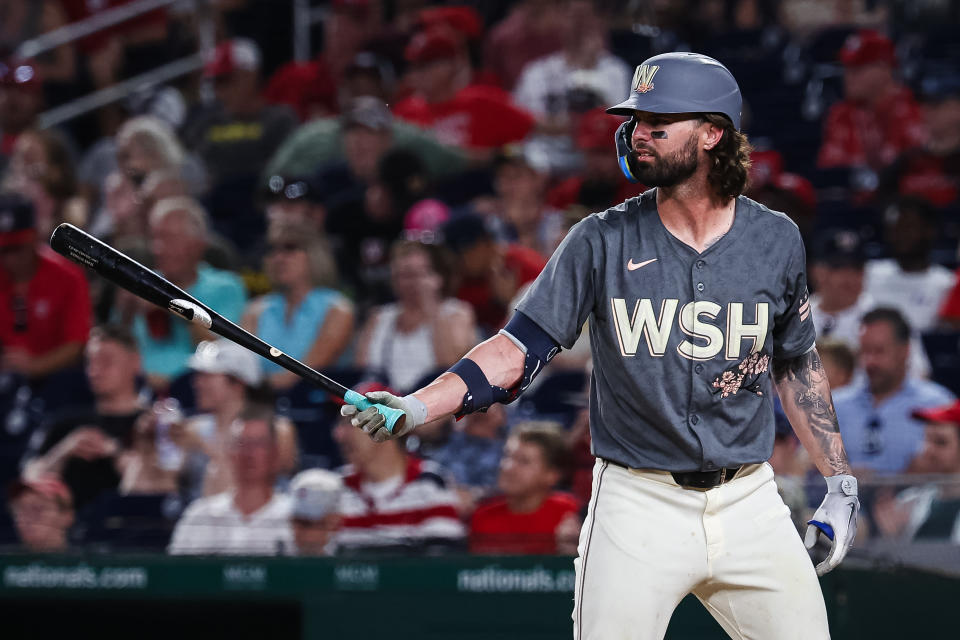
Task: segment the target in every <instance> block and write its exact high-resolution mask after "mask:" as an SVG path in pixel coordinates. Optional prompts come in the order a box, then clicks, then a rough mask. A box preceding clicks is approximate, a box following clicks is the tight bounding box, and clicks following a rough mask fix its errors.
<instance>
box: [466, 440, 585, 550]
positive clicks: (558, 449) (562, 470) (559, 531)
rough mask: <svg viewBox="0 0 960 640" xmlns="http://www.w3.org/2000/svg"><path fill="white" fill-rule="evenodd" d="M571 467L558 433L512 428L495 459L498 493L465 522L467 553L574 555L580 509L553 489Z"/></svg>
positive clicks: (567, 453)
mask: <svg viewBox="0 0 960 640" xmlns="http://www.w3.org/2000/svg"><path fill="white" fill-rule="evenodd" d="M569 467H570V450H569V447H568V445H567V443H566V441H565V440H564V436H563V434H562V433H561V432H560V431H559V430H558V429H555V428H552V427H550V426H547V425H542V424H539V423H526V424H523V423H521V424H519V425H517V426H516V428H515V429H514V431H513V432H512V433H511V434H510V437H509V438H507V443H506V445H505V446H504V449H503V458H501V460H500V475H499V477H498V479H497V487H498V488H499V489H500V491H501V492H502V495H501V496H499V497H497V498H494V499H492V500H490V501H489V502H487V503H485V504H481V505H480V506H479V507H478V508H477V510H476V511H475V512H474V514H473V517H472V518H471V520H470V551H471V552H472V553H522V554H553V553H564V554H569V555H573V554H575V553H576V547H577V538H578V537H579V533H580V517H579V515H578V514H579V511H580V505H579V503H578V502H577V500H576V499H575V498H574V497H573V496H572V495H569V494H567V493H563V492H559V491H555V490H554V489H555V488H556V486H557V485H558V484H559V483H560V481H561V480H563V478H564V476H565V475H566V473H567V472H568V471H569Z"/></svg>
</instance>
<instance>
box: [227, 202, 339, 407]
mask: <svg viewBox="0 0 960 640" xmlns="http://www.w3.org/2000/svg"><path fill="white" fill-rule="evenodd" d="M267 238H268V240H267V241H268V248H267V254H266V256H265V257H264V267H265V270H266V272H267V277H268V278H269V280H270V284H271V286H272V287H273V292H272V293H268V294H267V295H265V296H263V297H261V298H258V299H256V300H254V301H253V302H251V303H250V305H248V307H247V309H246V311H245V312H244V316H243V325H244V327H245V328H246V329H247V330H248V331H250V332H251V333H254V334H256V335H258V336H260V337H261V338H263V340H265V341H266V342H267V343H269V344H271V345H273V346H275V347H277V348H278V349H280V350H281V351H283V352H284V353H286V354H288V355H290V356H291V357H293V358H296V359H297V360H300V361H301V362H304V363H306V364H307V365H308V366H311V367H313V368H314V369H323V368H325V367H329V366H331V365H333V364H334V363H336V361H337V359H338V358H339V357H340V356H341V355H342V354H343V352H344V350H345V349H346V348H347V346H348V345H349V343H350V339H351V338H352V337H353V325H354V313H353V304H352V303H351V302H350V301H349V300H348V299H347V298H346V297H344V295H343V294H341V293H340V292H339V291H337V290H336V289H335V288H334V287H335V285H336V282H337V270H336V267H335V265H334V261H333V254H332V252H331V251H330V247H329V246H328V244H327V242H326V240H325V239H324V238H323V237H322V236H321V235H320V234H319V233H317V231H316V230H315V229H313V228H311V226H310V225H309V224H307V223H299V224H297V223H292V222H286V221H281V222H278V223H276V224H273V225H271V228H270V230H269V232H268V234H267ZM261 364H262V365H263V369H264V372H265V373H266V375H267V381H268V382H269V384H270V386H271V387H273V388H274V389H277V390H280V389H288V388H290V387H292V386H293V385H295V384H296V383H297V382H298V381H300V378H299V377H298V376H297V375H295V374H293V373H291V372H289V371H287V370H286V369H284V368H282V367H280V366H279V365H277V364H276V363H274V362H271V361H269V360H266V359H264V360H263V361H262V362H261Z"/></svg>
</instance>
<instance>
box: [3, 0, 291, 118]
mask: <svg viewBox="0 0 960 640" xmlns="http://www.w3.org/2000/svg"><path fill="white" fill-rule="evenodd" d="M186 4H190V5H192V7H193V11H194V12H195V13H196V14H197V16H198V18H199V19H198V21H197V25H198V27H197V29H198V38H197V40H198V51H197V53H194V54H192V55H189V56H186V57H183V58H180V59H178V60H174V61H172V62H168V63H165V64H162V65H158V66H157V67H156V68H154V69H151V70H150V71H146V72H144V73H141V74H139V75H137V76H134V77H132V78H129V79H127V80H124V81H122V82H119V83H117V84H114V85H111V86H109V87H104V88H103V89H99V90H97V91H94V92H92V93H89V94H87V95H85V96H81V97H79V98H76V99H74V100H71V101H70V102H67V103H65V104H62V105H59V106H56V107H54V108H52V109H49V110H47V111H45V112H43V113H41V114H40V115H39V116H38V119H37V123H38V126H39V127H40V128H41V129H45V128H49V127H53V126H56V125H58V124H61V123H63V122H67V121H69V120H72V119H73V118H76V117H79V116H82V115H84V114H85V113H88V112H90V111H93V110H96V109H99V108H101V107H103V106H105V105H108V104H111V103H113V102H117V101H119V100H123V99H124V98H125V97H127V96H128V95H130V94H131V93H133V92H135V91H141V90H143V89H147V88H149V87H153V86H156V85H159V84H163V83H164V82H169V81H170V80H173V79H175V78H178V77H181V76H184V75H187V74H189V73H192V72H193V71H196V70H197V69H199V68H201V67H202V66H203V62H204V60H205V59H206V58H207V56H208V55H209V52H210V51H211V50H212V49H213V46H214V37H215V36H214V24H213V16H212V13H211V12H212V9H211V7H210V0H134V2H131V3H129V4H124V5H120V6H118V7H115V8H113V9H108V10H107V11H103V12H101V13H97V14H94V15H92V16H90V17H88V18H85V19H83V20H79V21H77V22H72V23H70V24H67V25H64V26H62V27H60V28H58V29H54V30H53V31H50V32H47V33H44V34H41V35H39V36H37V37H36V38H31V39H30V40H25V41H23V42H22V43H21V44H20V46H19V47H17V50H16V55H18V56H20V57H23V58H32V57H35V56H37V55H40V54H42V53H44V52H47V51H50V50H52V49H55V48H57V47H59V46H61V45H64V44H69V43H71V42H75V41H77V40H79V39H81V38H84V37H86V36H89V35H91V34H94V33H97V32H100V31H103V30H105V29H109V28H110V27H112V26H114V25H117V24H120V23H122V22H126V21H128V20H131V19H133V18H136V17H138V16H141V15H144V14H146V13H149V12H151V11H155V10H157V9H162V8H166V7H170V6H172V5H181V6H183V5H186ZM308 36H309V29H308ZM308 44H309V41H308Z"/></svg>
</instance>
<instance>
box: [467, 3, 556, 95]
mask: <svg viewBox="0 0 960 640" xmlns="http://www.w3.org/2000/svg"><path fill="white" fill-rule="evenodd" d="M563 29H564V16H563V15H562V12H560V11H557V4H556V3H555V2H553V0H523V1H522V2H518V3H516V4H515V5H514V6H513V8H512V9H511V11H510V13H509V14H508V15H507V17H506V18H504V19H503V20H502V21H501V22H500V23H499V24H497V25H496V26H494V27H493V28H492V29H491V30H490V34H489V36H488V37H487V42H486V47H485V49H484V55H483V59H484V65H485V66H486V68H487V69H489V70H490V71H492V72H493V73H495V74H496V75H497V76H498V77H499V78H500V81H501V82H502V83H503V87H504V88H505V89H507V90H508V91H512V90H513V88H514V85H515V84H516V83H517V79H518V78H519V77H520V74H521V72H522V71H523V68H524V67H525V66H526V65H527V63H528V62H531V61H533V60H536V59H537V58H542V57H543V56H547V55H550V54H551V53H555V52H557V51H559V50H560V49H561V48H562V47H563V44H564V43H563V39H562V38H560V37H558V34H559V33H562V32H563Z"/></svg>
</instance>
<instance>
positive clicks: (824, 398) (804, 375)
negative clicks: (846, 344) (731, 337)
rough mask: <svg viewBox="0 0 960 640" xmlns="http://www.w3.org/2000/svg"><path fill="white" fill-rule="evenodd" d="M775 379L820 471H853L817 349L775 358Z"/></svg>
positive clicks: (798, 435) (789, 416) (796, 428)
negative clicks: (785, 357)
mask: <svg viewBox="0 0 960 640" xmlns="http://www.w3.org/2000/svg"><path fill="white" fill-rule="evenodd" d="M773 379H774V382H776V384H777V390H778V391H779V393H780V402H781V403H782V404H783V410H784V412H785V413H786V414H787V417H788V418H789V419H790V422H791V424H792V425H793V429H794V431H795V432H796V434H797V437H799V438H800V441H801V442H802V443H803V445H804V446H805V447H806V448H807V450H808V451H809V452H810V455H811V456H813V458H814V460H815V462H816V463H817V467H818V468H819V469H820V471H821V473H823V475H825V476H826V475H836V474H838V473H850V464H849V463H848V462H847V454H846V451H844V448H843V440H842V439H841V438H840V427H839V425H838V424H837V414H836V412H835V411H834V409H833V400H832V399H831V397H830V384H829V383H828V382H827V374H826V372H825V371H824V369H823V363H822V362H821V361H820V355H819V354H818V353H817V350H816V349H813V350H811V351H809V352H807V353H805V354H803V355H802V356H798V357H796V358H791V359H789V360H774V361H773Z"/></svg>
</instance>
